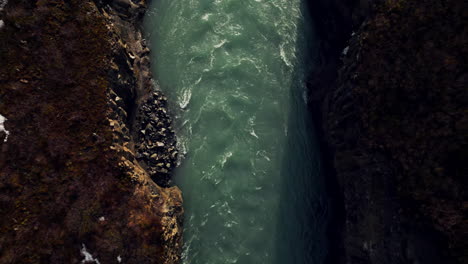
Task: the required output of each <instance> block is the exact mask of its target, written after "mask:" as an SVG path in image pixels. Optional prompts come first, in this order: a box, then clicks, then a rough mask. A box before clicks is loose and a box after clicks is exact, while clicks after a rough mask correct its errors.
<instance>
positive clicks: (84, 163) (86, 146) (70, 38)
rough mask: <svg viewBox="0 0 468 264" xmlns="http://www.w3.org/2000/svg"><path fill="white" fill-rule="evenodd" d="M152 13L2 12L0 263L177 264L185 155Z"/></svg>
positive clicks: (60, 6) (67, 4) (45, 5)
mask: <svg viewBox="0 0 468 264" xmlns="http://www.w3.org/2000/svg"><path fill="white" fill-rule="evenodd" d="M145 11H146V4H145V1H113V2H111V1H59V0H57V1H37V2H36V1H10V2H9V3H8V4H7V5H6V6H5V8H4V9H3V10H1V11H0V19H1V20H2V22H3V23H2V26H1V27H0V61H1V64H2V65H1V66H0V98H1V99H0V114H1V115H3V116H5V117H6V119H7V121H6V122H5V124H4V126H5V130H6V131H8V132H9V135H8V139H7V140H5V141H4V140H2V141H1V143H0V144H1V149H2V152H0V173H1V176H2V177H1V179H0V213H1V215H2V216H3V217H2V219H1V220H0V230H1V233H2V235H1V237H0V244H1V245H2V251H1V253H0V263H78V262H83V261H88V262H91V263H92V262H94V263H120V262H122V263H178V260H179V258H180V250H181V232H182V228H181V224H182V214H183V209H182V198H181V193H180V190H179V189H178V188H177V187H174V186H173V184H172V183H171V181H170V177H169V175H170V173H171V170H172V168H174V167H175V160H176V158H177V151H176V149H175V137H174V134H173V132H172V127H171V120H170V118H169V116H168V110H167V108H166V98H165V97H164V96H163V95H162V94H161V92H159V91H156V90H155V88H156V87H154V85H153V82H152V74H151V71H150V59H149V49H148V47H147V46H146V43H145V41H144V39H143V37H142V33H141V20H142V18H143V15H144V13H145ZM0 133H2V135H1V136H2V139H3V138H4V136H5V135H4V134H3V132H2V131H0ZM161 164H162V166H161Z"/></svg>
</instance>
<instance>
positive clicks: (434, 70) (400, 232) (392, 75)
mask: <svg viewBox="0 0 468 264" xmlns="http://www.w3.org/2000/svg"><path fill="white" fill-rule="evenodd" d="M309 3H310V8H311V10H312V12H314V13H315V14H316V16H315V17H314V15H313V17H314V19H315V20H316V21H315V23H316V26H317V27H318V28H319V30H318V34H319V35H320V38H321V39H322V43H321V45H320V47H321V58H320V63H321V67H318V69H317V70H316V71H315V72H313V73H312V75H311V82H310V84H309V89H310V95H311V97H310V98H311V106H312V111H313V112H314V115H315V117H316V120H317V121H318V127H319V132H320V134H321V135H322V149H323V151H324V153H325V154H324V159H325V161H326V165H327V169H328V174H327V177H328V179H327V180H328V188H329V191H330V193H331V196H332V198H333V202H334V209H335V211H334V212H335V214H334V222H333V224H332V226H331V228H330V235H331V236H332V238H333V242H332V245H331V249H330V252H331V253H330V258H329V262H330V263H376V264H377V263H378V264H385V263H468V254H467V251H466V249H467V248H468V245H467V242H466V241H468V217H467V215H468V214H467V212H468V211H467V210H468V207H467V205H468V201H467V196H468V193H467V188H466V187H467V177H466V175H467V174H468V170H467V166H466V162H464V161H466V159H467V158H468V152H467V149H468V148H467V142H468V133H467V132H468V122H467V120H468V115H467V113H468V107H467V106H468V100H467V99H468V89H467V87H468V72H467V69H468V67H467V66H468V65H467V60H468V50H467V47H468V32H467V30H466V29H467V28H468V14H467V12H466V10H468V5H467V2H466V1H462V0H449V1H434V0H419V1H415V0H407V1H398V0H396V1H387V2H385V3H381V1H339V0H337V1H321V0H311V1H309ZM373 4H377V5H375V6H374V5H373ZM319 11H321V13H320V12H319ZM353 31H354V33H353ZM327 161H328V163H327Z"/></svg>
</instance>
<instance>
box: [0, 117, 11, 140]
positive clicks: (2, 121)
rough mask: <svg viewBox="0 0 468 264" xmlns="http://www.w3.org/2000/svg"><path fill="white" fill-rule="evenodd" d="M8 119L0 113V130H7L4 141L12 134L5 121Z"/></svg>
mask: <svg viewBox="0 0 468 264" xmlns="http://www.w3.org/2000/svg"><path fill="white" fill-rule="evenodd" d="M6 120H7V119H6V118H5V117H4V116H2V115H0V132H5V134H6V137H5V139H4V140H3V142H7V140H8V136H9V135H10V132H9V131H8V130H6V129H5V121H6Z"/></svg>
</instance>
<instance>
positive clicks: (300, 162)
mask: <svg viewBox="0 0 468 264" xmlns="http://www.w3.org/2000/svg"><path fill="white" fill-rule="evenodd" d="M305 10H306V8H305V7H304V4H303V3H302V1H300V0H187V1H181V0H157V1H153V4H152V6H151V8H150V10H149V12H148V13H147V17H146V19H145V31H146V34H147V37H148V39H149V41H150V43H151V49H152V62H153V71H154V75H155V76H156V80H157V83H158V85H159V87H160V89H161V90H163V91H164V93H165V94H166V95H167V96H168V97H169V101H170V102H171V112H172V113H173V115H174V123H175V125H174V126H175V129H176V134H177V137H178V144H179V149H180V150H181V153H182V155H181V159H180V165H179V167H178V168H177V169H176V171H175V176H174V177H175V182H176V184H177V185H178V186H179V187H180V188H181V189H182V192H183V196H184V208H185V221H184V251H183V263H184V264H224V263H226V264H227V263H239V264H275V263H278V264H279V263H288V264H295V263H301V264H302V263H304V264H313V263H322V262H323V259H324V256H325V254H326V246H325V245H326V238H325V230H326V222H327V221H326V218H327V208H328V205H327V201H326V199H325V195H324V190H323V182H322V181H323V180H322V178H321V176H320V162H319V157H318V147H317V146H316V142H315V138H314V132H313V127H312V123H311V117H310V116H309V114H308V111H307V107H306V104H305V84H304V80H305V77H304V76H305V75H306V73H307V72H308V70H309V68H308V67H313V60H314V54H313V50H314V45H315V44H314V42H315V40H314V37H313V36H314V34H313V30H311V29H310V25H309V23H308V18H307V13H306V12H305Z"/></svg>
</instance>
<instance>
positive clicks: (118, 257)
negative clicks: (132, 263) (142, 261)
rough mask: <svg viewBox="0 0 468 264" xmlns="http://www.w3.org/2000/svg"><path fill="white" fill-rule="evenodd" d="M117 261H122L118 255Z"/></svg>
mask: <svg viewBox="0 0 468 264" xmlns="http://www.w3.org/2000/svg"><path fill="white" fill-rule="evenodd" d="M117 261H118V262H119V263H121V262H122V258H121V257H120V255H118V256H117Z"/></svg>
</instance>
